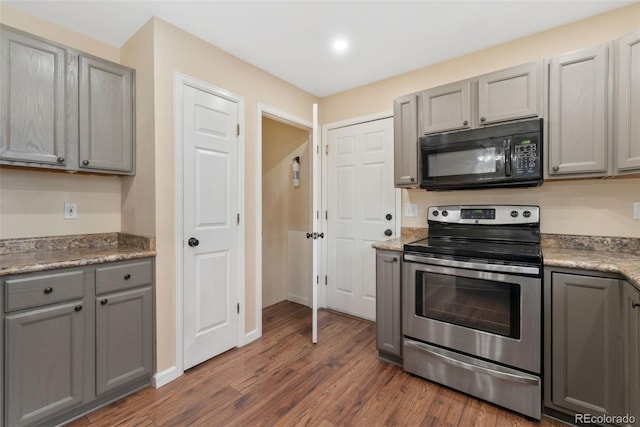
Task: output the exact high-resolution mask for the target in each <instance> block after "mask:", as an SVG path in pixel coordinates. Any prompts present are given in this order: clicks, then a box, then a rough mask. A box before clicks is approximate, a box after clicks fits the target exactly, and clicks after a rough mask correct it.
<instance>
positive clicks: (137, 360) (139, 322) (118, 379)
mask: <svg viewBox="0 0 640 427" xmlns="http://www.w3.org/2000/svg"><path fill="white" fill-rule="evenodd" d="M151 309H152V293H151V287H144V288H138V289H133V290H129V291H124V292H117V293H111V294H106V295H103V296H100V297H97V298H96V377H97V378H96V394H97V395H101V394H103V393H106V392H109V391H111V390H113V389H116V388H118V387H119V386H121V385H125V384H127V383H130V382H131V381H134V380H136V379H139V378H142V377H144V376H147V375H150V374H151V370H152V368H153V366H152V363H153V362H152V354H151V351H152V346H153V343H152V322H153V318H152V312H151Z"/></svg>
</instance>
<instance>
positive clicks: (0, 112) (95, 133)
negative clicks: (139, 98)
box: [0, 25, 135, 175]
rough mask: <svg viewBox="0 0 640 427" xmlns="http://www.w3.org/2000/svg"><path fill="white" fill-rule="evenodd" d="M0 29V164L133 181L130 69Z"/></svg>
mask: <svg viewBox="0 0 640 427" xmlns="http://www.w3.org/2000/svg"><path fill="white" fill-rule="evenodd" d="M0 28H1V31H0V36H1V40H0V58H1V59H2V61H1V65H0V71H1V72H2V74H1V75H0V89H1V91H2V94H3V96H2V100H0V163H1V164H7V165H14V166H30V167H39V168H46V169H61V170H66V171H91V172H100V173H110V174H118V175H133V174H134V173H135V71H134V70H132V69H130V68H127V67H124V66H122V65H119V64H115V63H113V62H109V61H106V60H103V59H100V58H95V57H91V56H89V55H85V54H82V53H80V52H78V51H76V50H74V49H71V48H68V47H65V46H61V45H57V44H55V43H51V42H49V41H47V40H45V39H42V38H40V37H37V36H33V35H31V34H27V33H24V32H22V31H19V30H16V29H14V28H11V27H7V26H5V25H0Z"/></svg>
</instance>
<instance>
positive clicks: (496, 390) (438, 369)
mask: <svg viewBox="0 0 640 427" xmlns="http://www.w3.org/2000/svg"><path fill="white" fill-rule="evenodd" d="M403 353H404V360H403V365H404V370H405V371H407V372H411V373H413V374H416V375H419V376H421V377H423V378H426V379H429V380H432V381H434V382H437V383H440V384H443V385H446V386H448V387H451V388H454V389H456V390H459V391H462V392H465V393H468V394H470V395H472V396H476V397H479V398H480V399H484V400H487V401H489V402H492V403H495V404H496V405H499V406H503V407H505V408H508V409H511V410H513V411H516V412H519V413H521V414H524V415H526V416H528V417H531V418H535V419H537V420H539V419H540V418H541V416H542V394H541V393H542V381H541V379H540V378H539V377H537V376H534V375H531V374H527V373H524V372H520V371H516V370H515V369H510V368H506V367H504V366H501V365H496V364H494V363H490V362H486V361H483V360H479V359H475V358H472V357H469V356H465V355H462V354H458V353H454V352H451V351H447V350H444V349H441V348H439V347H434V346H432V345H429V344H425V343H422V342H419V341H414V340H411V339H407V338H405V339H404V345H403Z"/></svg>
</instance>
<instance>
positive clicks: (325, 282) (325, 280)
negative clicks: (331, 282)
mask: <svg viewBox="0 0 640 427" xmlns="http://www.w3.org/2000/svg"><path fill="white" fill-rule="evenodd" d="M327 282H328V279H327V275H326V274H325V275H324V285H325V286H327Z"/></svg>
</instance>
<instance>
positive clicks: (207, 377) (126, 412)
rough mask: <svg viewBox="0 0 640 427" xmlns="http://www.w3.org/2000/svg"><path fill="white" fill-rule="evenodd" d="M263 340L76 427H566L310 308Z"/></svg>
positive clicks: (353, 322) (284, 310) (364, 327)
mask: <svg viewBox="0 0 640 427" xmlns="http://www.w3.org/2000/svg"><path fill="white" fill-rule="evenodd" d="M263 316H264V319H263V336H262V338H260V339H258V340H256V341H255V342H253V343H251V344H249V345H247V346H245V347H243V348H239V349H234V350H231V351H228V352H227V353H224V354H222V355H220V356H218V357H216V358H214V359H212V360H210V361H208V362H205V363H203V364H201V365H198V366H196V367H195V368H192V369H190V370H188V371H187V372H186V373H185V374H184V375H183V376H181V377H180V378H178V379H177V380H175V381H173V382H171V383H170V384H168V385H166V386H164V387H162V388H160V389H154V388H152V387H148V388H146V389H143V390H141V391H139V392H138V393H136V394H133V395H131V396H129V397H127V398H125V399H122V400H120V401H118V402H116V403H114V404H112V405H109V406H107V407H105V408H102V409H99V410H97V411H95V412H93V413H91V414H88V415H87V416H85V417H83V418H81V419H79V420H76V421H74V422H73V423H72V424H70V425H72V426H92V427H95V426H262V425H268V426H274V425H277V426H297V425H313V426H325V427H328V426H544V427H547V426H560V425H562V424H561V423H558V422H557V421H554V420H551V419H546V418H545V419H543V420H542V421H541V422H540V423H537V422H532V421H530V420H527V419H526V418H524V417H521V416H520V415H517V414H515V413H512V412H509V411H507V410H503V409H500V408H498V407H496V406H494V405H492V404H489V403H486V402H483V401H481V400H478V399H475V398H473V397H470V396H467V395H464V394H461V393H458V392H455V391H453V390H450V389H448V388H446V387H441V386H439V385H437V384H434V383H431V382H429V381H426V380H423V379H421V378H418V377H414V376H412V375H409V374H407V373H406V372H404V371H403V370H402V368H400V367H397V366H394V365H391V364H389V363H385V362H382V361H380V360H378V359H377V358H376V349H375V325H374V324H372V323H370V322H366V321H362V320H358V319H354V318H350V317H347V316H342V315H339V314H336V313H332V312H329V311H320V313H319V316H318V318H319V320H318V322H319V344H317V345H313V344H311V339H310V337H311V311H310V310H309V308H307V307H304V306H301V305H298V304H294V303H290V302H282V303H279V304H276V305H274V306H272V307H269V308H267V309H265V310H264V314H263Z"/></svg>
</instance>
